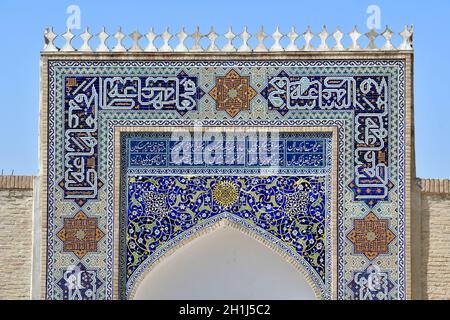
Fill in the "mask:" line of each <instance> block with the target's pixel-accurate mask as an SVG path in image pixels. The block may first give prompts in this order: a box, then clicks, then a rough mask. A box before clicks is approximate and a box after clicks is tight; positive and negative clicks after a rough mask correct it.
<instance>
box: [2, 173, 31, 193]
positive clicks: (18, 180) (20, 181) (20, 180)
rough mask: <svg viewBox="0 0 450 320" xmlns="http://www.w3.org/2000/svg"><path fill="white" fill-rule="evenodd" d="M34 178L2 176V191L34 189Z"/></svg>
mask: <svg viewBox="0 0 450 320" xmlns="http://www.w3.org/2000/svg"><path fill="white" fill-rule="evenodd" d="M33 181H34V177H33V176H0V190H2V189H33Z"/></svg>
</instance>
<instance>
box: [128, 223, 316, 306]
mask: <svg viewBox="0 0 450 320" xmlns="http://www.w3.org/2000/svg"><path fill="white" fill-rule="evenodd" d="M134 298H135V299H314V298H315V296H314V292H313V290H312V289H311V287H310V285H309V284H308V283H307V282H306V280H305V278H304V276H303V275H302V274H301V272H300V271H298V270H297V269H296V268H295V267H294V266H293V265H292V264H290V263H289V262H287V261H286V260H285V259H284V258H282V257H281V256H280V255H279V254H278V253H276V252H274V251H273V250H271V249H269V248H267V247H266V246H265V245H263V244H262V243H260V242H258V241H257V240H255V239H253V238H251V237H250V236H248V235H246V234H244V233H242V232H240V231H238V230H235V229H233V228H231V227H222V228H219V229H217V230H215V231H213V232H211V233H209V234H207V235H204V236H202V237H200V238H197V239H195V240H193V241H191V242H190V243H188V244H186V245H184V246H183V247H181V248H179V249H178V250H176V251H175V252H174V253H173V254H172V255H170V256H168V257H166V258H165V259H164V260H162V261H161V263H159V264H158V265H156V266H155V268H154V269H153V270H151V271H150V272H149V273H148V274H147V275H146V276H145V277H144V279H143V280H142V282H141V283H140V284H139V286H138V288H137V290H136V294H135V296H134Z"/></svg>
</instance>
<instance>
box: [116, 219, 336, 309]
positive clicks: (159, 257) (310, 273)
mask: <svg viewBox="0 0 450 320" xmlns="http://www.w3.org/2000/svg"><path fill="white" fill-rule="evenodd" d="M223 227H231V228H233V229H235V230H237V231H240V232H242V233H244V234H246V235H248V236H250V237H251V238H253V239H255V240H257V241H258V242H260V243H262V244H263V245H264V246H266V247H267V248H269V249H270V250H272V251H273V252H275V253H277V254H278V255H280V256H281V257H282V258H283V259H284V260H285V261H287V262H288V263H290V264H291V265H293V266H294V267H295V269H297V271H299V272H300V273H301V275H302V276H303V277H304V279H305V281H306V282H307V283H308V285H309V286H310V288H311V289H312V291H313V293H314V296H315V299H318V300H320V299H328V298H329V295H328V294H327V291H326V288H325V285H324V283H323V281H322V279H321V278H320V276H319V275H318V274H317V273H316V271H315V270H314V269H313V268H312V267H311V266H310V265H309V264H308V263H307V262H306V261H305V260H304V259H303V257H301V256H299V255H298V254H296V253H295V251H294V250H293V249H292V248H290V247H288V246H287V245H286V244H285V243H283V242H282V241H281V240H280V239H278V238H276V237H275V236H273V235H272V234H270V233H269V232H267V231H265V230H263V229H261V228H258V227H256V226H254V225H252V224H250V223H248V222H247V221H245V220H243V219H241V218H239V217H237V216H235V215H233V214H231V213H227V212H224V213H221V214H219V215H217V216H214V217H212V218H210V219H208V220H206V221H204V222H202V223H200V224H198V225H196V226H195V227H193V228H191V229H189V230H186V231H185V232H183V233H182V234H180V235H179V236H177V237H176V238H174V239H172V240H171V241H170V242H168V243H167V244H165V245H164V246H163V247H161V248H160V249H159V250H158V251H157V252H155V253H154V254H153V255H151V256H150V257H148V258H147V259H146V260H145V261H144V262H142V263H141V264H140V265H139V267H138V268H137V269H136V270H135V272H134V273H133V274H132V275H131V277H130V278H129V279H128V281H127V284H126V287H125V288H122V290H124V291H123V292H122V297H123V298H126V299H133V298H134V297H135V295H136V291H137V288H138V287H139V285H140V283H141V282H142V281H143V280H144V279H145V277H146V276H147V275H148V274H149V273H150V272H151V271H152V270H153V269H154V268H155V267H156V266H157V265H159V264H160V263H161V262H162V261H163V260H165V258H167V257H169V256H171V255H172V254H173V253H175V252H176V251H177V250H178V249H180V248H181V247H183V246H184V245H186V244H188V243H189V242H191V241H192V240H195V239H197V238H200V237H202V236H204V235H207V234H210V233H212V232H213V231H215V230H217V229H218V228H223Z"/></svg>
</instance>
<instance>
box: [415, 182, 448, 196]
mask: <svg viewBox="0 0 450 320" xmlns="http://www.w3.org/2000/svg"><path fill="white" fill-rule="evenodd" d="M417 183H418V184H419V186H420V188H421V191H422V192H424V193H444V194H450V179H417Z"/></svg>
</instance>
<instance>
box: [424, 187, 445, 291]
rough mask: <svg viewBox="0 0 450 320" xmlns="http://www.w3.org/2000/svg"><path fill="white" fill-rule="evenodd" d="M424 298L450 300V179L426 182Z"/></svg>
mask: <svg viewBox="0 0 450 320" xmlns="http://www.w3.org/2000/svg"><path fill="white" fill-rule="evenodd" d="M419 185H420V186H421V208H422V211H421V217H422V219H421V220H422V221H421V222H422V239H421V241H422V245H421V247H422V281H423V282H422V298H423V299H447V300H448V299H450V180H440V179H439V180H438V179H423V180H420V181H419Z"/></svg>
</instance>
